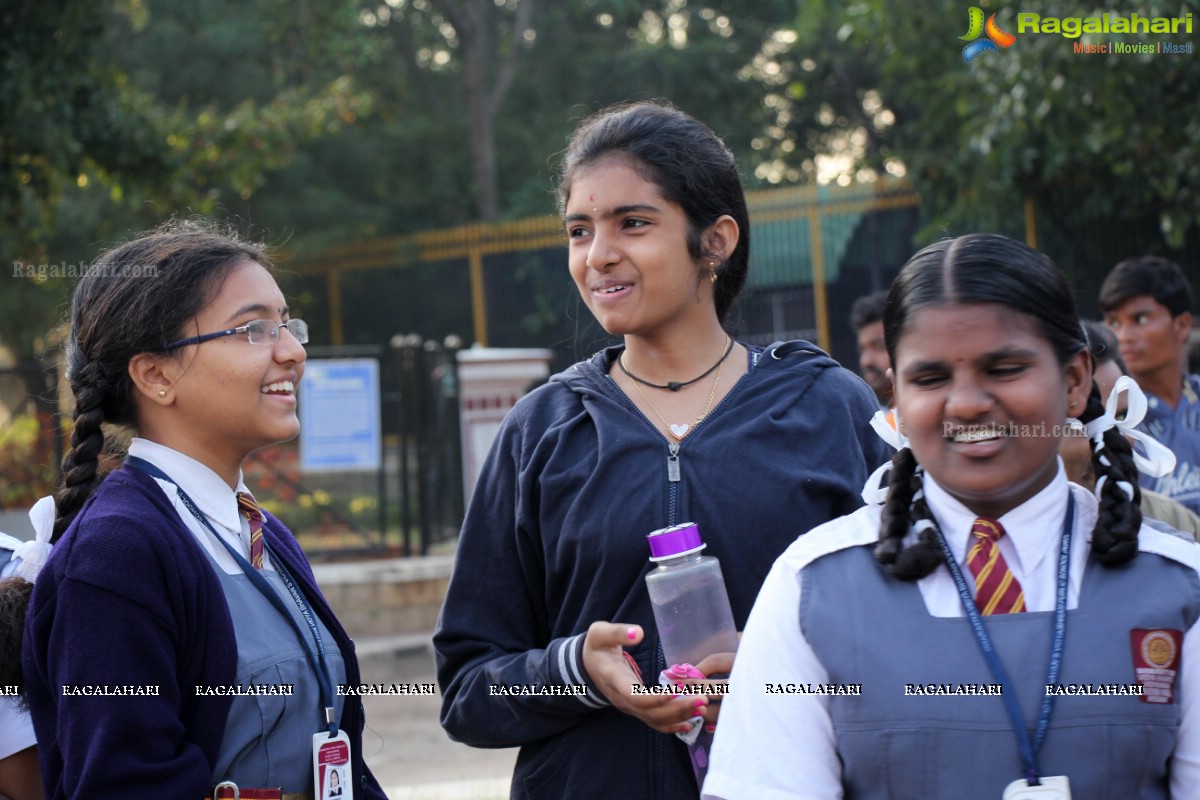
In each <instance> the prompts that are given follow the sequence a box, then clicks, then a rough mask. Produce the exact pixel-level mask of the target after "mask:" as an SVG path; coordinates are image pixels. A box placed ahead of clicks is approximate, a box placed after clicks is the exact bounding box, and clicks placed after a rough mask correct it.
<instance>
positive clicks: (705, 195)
mask: <svg viewBox="0 0 1200 800" xmlns="http://www.w3.org/2000/svg"><path fill="white" fill-rule="evenodd" d="M559 201H560V210H561V212H562V217H563V226H564V229H565V232H566V236H567V244H568V267H569V270H570V274H571V277H572V279H573V280H574V281H575V284H576V286H577V288H578V290H579V293H580V296H581V297H582V299H583V302H584V303H585V304H586V305H587V307H588V309H589V310H590V311H591V312H592V314H593V315H594V316H595V317H596V319H597V320H598V321H599V322H600V324H601V325H602V326H603V327H604V329H605V330H606V331H608V332H609V333H610V334H613V335H616V336H620V337H622V339H623V344H622V345H621V346H617V347H612V348H609V349H607V350H605V351H603V352H601V353H597V354H596V355H595V356H594V357H592V358H591V359H589V360H587V361H584V362H581V363H579V364H576V365H574V366H573V367H571V368H570V369H568V370H566V371H565V372H562V373H560V374H558V375H556V376H554V377H552V378H551V379H550V381H549V383H548V384H547V385H545V386H542V387H540V388H538V389H537V390H535V391H533V392H532V393H530V394H529V395H527V396H526V397H524V398H522V400H521V401H520V402H518V403H517V405H516V407H515V408H514V409H513V411H512V412H511V413H510V414H509V415H508V417H507V418H506V419H505V421H504V423H503V425H502V426H501V429H500V431H499V434H498V435H497V438H496V440H495V443H494V445H493V447H492V450H491V453H490V455H489V457H488V460H487V462H486V465H485V467H484V470H483V473H482V475H481V477H480V480H479V482H478V484H477V488H476V490H475V494H474V496H473V497H472V500H471V503H470V507H469V509H468V511H467V516H466V520H465V522H464V525H463V530H462V537H461V539H460V542H459V549H458V556H457V558H458V561H457V564H456V566H455V571H454V575H453V576H452V578H451V581H450V587H449V591H448V594H447V597H446V601H445V605H444V607H443V609H442V614H441V619H440V621H439V624H438V630H437V633H436V634H435V638H434V643H435V647H436V650H437V657H438V678H439V681H440V682H441V686H442V691H443V705H442V724H443V725H444V726H445V728H446V730H447V731H449V733H450V734H451V736H452V737H454V738H456V739H458V740H460V741H464V742H466V743H468V744H472V745H475V746H478V747H516V746H519V747H520V748H521V753H520V756H519V757H518V760H517V767H516V772H515V775H514V776H513V784H512V796H513V797H514V798H560V797H569V798H572V800H578V799H579V798H585V799H586V798H613V797H629V798H633V797H637V798H680V800H682V799H683V798H689V797H690V798H695V797H696V796H697V794H698V791H699V790H698V787H697V786H696V781H695V778H694V777H693V774H692V767H691V765H690V763H689V761H688V754H687V750H686V747H685V746H684V744H683V743H682V742H680V741H679V740H678V739H677V738H676V737H675V736H674V735H673V734H674V733H676V732H678V731H680V730H681V729H684V728H686V727H687V720H688V719H689V718H691V717H692V716H693V715H700V714H702V715H703V716H704V718H705V719H706V721H707V724H708V725H709V726H712V725H714V724H715V723H716V720H717V712H718V710H719V705H718V703H717V702H715V699H716V698H697V697H695V696H685V697H678V698H672V697H670V696H662V695H657V696H639V695H634V694H632V692H631V685H632V684H634V683H638V682H640V680H641V678H640V677H639V675H638V673H639V672H640V676H641V677H644V678H645V680H646V681H647V682H650V683H655V682H656V680H657V676H658V674H659V672H660V671H661V670H662V669H663V668H664V667H665V666H666V665H665V664H664V663H663V657H662V651H661V648H660V646H659V640H658V634H657V632H656V630H655V626H654V621H653V615H652V612H651V608H650V602H649V598H648V596H647V593H646V587H645V582H644V578H645V574H646V572H647V570H648V567H649V562H648V561H647V557H648V555H649V552H648V550H647V546H646V538H645V536H646V534H647V533H649V532H651V531H653V530H655V529H657V528H662V527H665V526H669V525H673V524H677V523H680V522H684V521H694V522H697V523H698V524H699V526H700V529H701V532H702V534H703V537H704V540H705V541H706V542H707V543H708V550H707V552H708V553H711V554H714V555H716V556H717V557H718V558H720V560H721V564H722V568H723V570H724V575H725V582H726V584H727V586H728V589H729V595H730V600H731V603H732V607H733V613H734V618H735V621H736V622H737V623H738V625H739V626H740V625H741V624H743V623H744V622H745V620H746V615H747V614H748V613H749V610H750V604H751V602H752V601H753V598H754V595H755V593H756V592H757V591H758V587H759V585H760V584H761V583H762V580H763V578H764V576H765V575H766V571H767V568H768V567H769V565H770V563H771V561H772V560H773V559H774V558H775V556H776V555H778V554H779V553H780V552H781V551H782V550H783V548H784V547H785V546H786V544H787V542H789V541H790V540H791V539H793V538H794V537H795V536H796V535H797V534H799V533H802V532H803V531H805V530H807V529H809V528H811V527H813V526H815V525H818V524H820V523H822V522H824V521H826V520H829V519H831V518H833V517H836V516H838V515H840V514H844V513H847V512H849V511H850V510H853V509H854V508H855V507H857V506H858V505H859V504H860V503H861V501H860V499H859V490H860V488H861V485H862V481H863V479H864V478H865V477H866V476H867V474H869V473H870V472H871V470H873V469H874V468H875V467H876V466H877V465H879V464H880V463H881V462H883V461H884V460H885V459H886V454H887V452H888V451H887V449H886V447H885V446H884V445H883V444H882V443H881V442H880V441H878V440H877V439H876V437H875V436H874V434H873V433H871V431H870V429H869V427H868V420H869V419H870V417H871V414H872V413H873V412H874V410H875V408H876V407H877V406H876V404H875V401H874V398H873V395H872V394H871V391H870V390H869V389H868V388H867V386H866V384H864V383H863V382H862V381H861V380H859V379H858V378H857V377H856V376H854V375H853V374H851V373H850V372H848V371H847V370H844V369H842V368H841V367H840V366H838V364H837V363H836V362H834V361H833V360H832V359H830V358H829V357H828V356H826V355H825V354H824V353H822V352H821V351H820V350H818V349H817V348H816V347H814V346H813V345H811V344H809V343H807V342H801V341H792V342H776V343H774V344H772V345H770V346H768V347H765V348H759V347H754V346H750V345H747V344H745V343H742V342H739V341H737V340H736V339H735V338H734V337H733V336H732V335H731V334H730V333H729V332H728V331H727V330H726V328H725V327H724V326H723V324H722V323H723V320H725V318H726V314H727V312H728V311H729V308H730V305H731V304H732V302H733V301H734V299H735V298H736V297H737V295H738V293H739V291H740V290H741V288H742V285H743V284H744V283H745V280H746V272H747V266H748V263H749V262H748V260H749V246H750V241H749V233H750V226H749V219H748V216H747V211H746V202H745V197H744V194H743V191H742V186H741V182H740V180H739V178H738V173H737V167H736V165H735V163H734V160H733V157H732V155H731V154H730V152H729V151H728V150H727V149H726V148H725V146H724V144H723V143H722V142H721V140H720V139H718V138H717V136H716V135H715V134H714V133H713V132H712V131H711V130H709V128H708V127H706V126H705V125H704V124H702V123H700V122H698V121H697V120H695V119H693V118H692V117H690V116H688V115H687V114H684V113H682V112H680V111H677V110H675V109H672V108H669V107H666V106H662V105H657V104H653V103H639V104H634V105H630V106H624V107H617V108H612V109H608V110H606V111H604V112H601V113H599V114H597V115H596V116H594V117H592V118H590V119H588V120H587V121H585V122H584V123H583V124H582V125H581V126H580V128H579V129H578V130H577V131H576V132H575V135H574V137H573V139H572V140H571V144H570V146H569V147H568V150H567V152H566V156H565V158H564V163H563V169H562V180H561V183H560V186H559ZM731 661H732V656H731V655H730V654H725V655H724V656H720V657H710V658H709V659H706V661H705V662H702V663H701V664H699V665H697V666H698V667H700V669H701V670H703V671H705V672H706V673H709V674H711V673H712V672H724V671H728V669H729V665H730V663H731ZM633 665H636V666H633ZM564 687H568V688H567V689H564Z"/></svg>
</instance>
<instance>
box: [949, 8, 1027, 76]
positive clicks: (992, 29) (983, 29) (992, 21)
mask: <svg viewBox="0 0 1200 800" xmlns="http://www.w3.org/2000/svg"><path fill="white" fill-rule="evenodd" d="M967 20H968V21H969V23H970V26H969V28H968V30H967V33H966V35H965V36H960V37H958V38H959V39H962V40H963V41H964V42H968V43H969V44H967V46H966V47H964V48H963V51H962V57H963V61H966V62H967V63H968V64H970V63H971V59H973V58H975V56H977V55H979V54H980V53H987V52H989V51H991V52H993V53H998V52H999V51H1000V50H999V48H1001V47H1012V43H1013V42H1015V41H1016V40H1017V37H1015V36H1013V35H1012V34H1011V33H1008V32H1006V31H1003V30H1001V29H1000V26H999V25H997V24H996V15H995V14H992V15H991V16H990V17H988V19H987V24H986V25H985V24H984V23H983V11H982V9H979V8H975V7H972V8H970V9H968V11H967ZM983 34H987V37H986V38H980V37H981V36H982V35H983Z"/></svg>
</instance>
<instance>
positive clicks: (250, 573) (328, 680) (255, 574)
mask: <svg viewBox="0 0 1200 800" xmlns="http://www.w3.org/2000/svg"><path fill="white" fill-rule="evenodd" d="M125 463H126V464H128V465H129V466H131V467H134V468H135V469H139V470H141V471H142V472H145V473H146V474H148V475H151V476H153V477H155V478H161V479H162V480H164V481H167V482H168V483H170V484H171V485H173V486H174V487H175V492H176V494H178V495H179V499H180V500H181V501H182V502H183V504H184V505H185V506H186V507H187V510H188V511H190V512H191V513H192V516H193V517H195V518H196V519H198V520H199V521H200V522H201V523H202V524H203V525H204V527H206V528H208V530H209V531H210V532H211V533H212V535H213V536H215V537H216V539H217V541H219V542H220V543H221V544H223V545H224V546H225V549H226V550H228V551H229V554H230V555H231V556H233V558H234V560H235V561H237V563H238V566H239V567H241V568H242V572H244V573H245V575H246V577H247V578H249V579H250V583H252V584H254V588H256V589H258V591H259V592H261V593H262V594H263V595H264V596H265V597H266V598H267V600H269V601H270V603H271V605H273V606H275V609H276V610H277V611H279V613H280V614H282V615H283V617H284V619H286V620H287V621H288V622H289V623H290V624H291V625H292V627H293V628H295V629H296V633H297V634H298V635H299V637H300V642H301V643H302V644H303V645H304V652H305V654H306V655H307V656H308V662H309V664H310V665H311V666H312V668H313V671H314V672H316V673H317V682H318V683H319V684H320V687H321V707H322V710H323V711H324V718H325V725H326V727H327V729H328V730H329V735H330V736H335V735H337V730H338V728H337V718H336V715H335V713H334V711H335V709H334V705H333V678H332V677H331V676H330V674H329V666H328V664H326V662H325V639H324V637H322V636H321V629H320V628H318V627H317V622H316V620H315V619H314V617H313V613H312V609H311V608H310V607H309V605H308V602H307V601H306V600H305V599H304V595H303V594H302V593H301V592H300V590H299V588H298V587H297V586H296V581H295V579H294V578H292V574H291V573H290V572H288V569H287V567H285V566H284V565H283V562H282V561H281V560H280V559H279V558H278V557H277V556H276V555H275V553H274V551H272V550H271V546H270V545H269V544H267V542H266V536H265V535H264V537H263V547H264V549H265V550H266V552H267V553H268V554H269V555H270V556H271V563H272V564H274V565H275V571H276V572H278V573H279V577H280V578H281V579H282V580H283V585H284V586H286V587H287V590H288V592H289V593H290V594H291V595H292V600H293V601H294V602H295V603H296V607H297V608H299V609H300V615H301V616H302V617H304V621H305V622H307V623H308V628H309V630H310V631H311V632H312V639H313V642H315V643H316V651H315V652H314V650H313V647H312V644H310V643H309V640H308V638H306V637H305V636H304V631H303V630H301V629H300V626H299V625H297V624H296V620H295V618H293V617H292V615H291V612H289V611H288V608H287V606H286V605H285V604H284V602H283V600H282V599H280V597H279V594H278V593H277V592H276V591H275V590H274V589H272V588H271V584H270V582H268V581H267V579H266V578H264V577H263V575H262V573H261V572H260V571H259V570H257V569H255V568H254V566H253V565H251V563H250V562H249V561H247V560H246V557H245V556H243V555H242V554H241V553H239V552H238V551H237V550H236V549H235V548H234V547H233V545H231V544H229V542H227V541H225V538H224V537H223V536H221V534H219V533H217V529H216V528H214V527H213V526H212V523H211V522H209V521H208V517H206V516H205V515H204V512H202V511H201V510H200V509H199V508H197V507H196V503H195V502H194V501H193V500H192V498H191V497H189V496H188V494H187V492H185V491H184V490H183V489H182V488H180V486H179V484H177V483H175V481H174V480H172V479H171V476H170V475H168V474H167V473H165V472H163V471H162V470H161V469H159V468H158V467H156V466H154V465H153V464H151V463H150V462H149V461H146V460H145V459H142V458H138V457H137V456H128V457H126V459H125ZM264 533H265V531H264Z"/></svg>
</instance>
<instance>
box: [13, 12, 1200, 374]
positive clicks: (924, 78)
mask: <svg viewBox="0 0 1200 800" xmlns="http://www.w3.org/2000/svg"><path fill="white" fill-rule="evenodd" d="M981 5H983V7H984V10H985V12H986V13H989V14H990V13H992V12H996V13H997V15H998V16H997V20H998V21H999V23H1000V24H1001V27H1004V28H1006V29H1007V30H1009V31H1011V32H1014V33H1017V31H1016V23H1015V13H1016V12H1015V10H1013V9H1012V8H1010V7H1007V6H1005V7H1000V6H995V7H989V4H988V3H981ZM1138 11H1139V13H1142V14H1143V15H1161V16H1172V15H1175V14H1179V13H1183V9H1182V5H1180V6H1170V5H1168V4H1167V3H1165V2H1163V0H1148V2H1146V3H1143V4H1142V5H1141V6H1139V7H1138ZM1054 13H1057V14H1060V15H1062V16H1068V15H1074V16H1084V17H1086V16H1090V15H1092V14H1094V13H1097V12H1096V11H1095V10H1094V9H1092V8H1090V7H1088V6H1087V4H1086V3H1084V2H1082V0H1063V2H1062V3H1060V4H1059V5H1057V6H1055V11H1054ZM1121 13H1128V12H1121ZM966 24H967V21H966V10H965V7H964V6H962V5H961V4H957V3H952V2H950V0H930V2H927V3H924V4H921V5H920V7H919V8H916V7H913V6H912V5H911V4H904V3H901V2H900V0H852V2H849V3H837V2H833V0H806V1H805V2H804V3H796V2H794V0H727V1H726V2H723V3H720V4H717V3H713V2H711V0H562V2H559V1H558V0H556V1H555V2H547V1H546V0H542V1H541V2H536V0H499V1H498V0H329V1H328V2H321V3H315V2H301V3H296V2H292V1H291V0H252V1H251V2H233V0H215V2H204V3H199V2H195V1H194V0H102V1H101V2H98V3H97V2H91V3H86V4H85V3H84V2H82V0H60V1H59V2H55V3H40V2H34V0H10V2H9V3H8V4H6V6H5V8H4V9H3V10H0V44H3V51H2V52H3V53H4V56H3V61H0V69H2V70H3V73H2V79H0V179H2V181H3V184H2V186H0V245H2V251H3V256H4V258H6V259H8V260H10V261H14V262H21V263H32V264H47V263H48V264H58V265H78V264H80V263H82V262H86V261H88V260H90V259H91V258H93V257H94V255H95V252H96V250H97V249H98V248H100V247H103V246H105V245H107V244H108V243H110V242H112V241H115V240H120V239H123V238H126V237H127V236H128V235H129V234H130V233H132V232H134V231H137V230H140V229H144V228H146V227H149V226H151V225H153V224H155V223H156V222H158V221H159V220H160V219H161V218H162V217H164V216H167V215H170V214H172V213H184V214H186V213H190V212H195V213H203V214H214V215H225V216H231V217H234V218H236V219H239V220H241V221H242V223H243V224H244V225H245V226H248V227H253V228H255V229H257V230H259V231H260V232H263V233H265V234H266V235H267V237H268V238H269V239H271V240H272V241H274V242H275V243H276V244H283V245H285V246H286V247H287V249H289V250H292V251H294V252H300V253H308V252H314V251H318V250H320V249H321V248H323V247H325V246H328V245H334V244H345V243H348V242H354V241H357V240H360V239H366V238H374V237H380V236H392V235H397V234H402V233H407V232H411V231H416V230H423V229H430V228H438V227H448V226H453V225H460V224H464V223H468V222H471V221H473V220H479V219H488V218H493V217H495V218H509V219H511V218H517V217H524V216H530V215H534V214H542V213H546V212H549V211H551V210H552V209H553V199H552V193H551V189H552V186H553V175H554V167H555V161H556V158H555V154H557V153H559V152H560V151H561V150H562V148H563V147H564V146H565V144H566V137H567V136H568V135H569V133H570V131H571V130H572V128H573V127H574V125H575V124H576V123H577V122H578V121H579V120H580V119H581V118H582V117H583V116H585V115H586V114H588V113H591V112H593V111H595V110H597V109H599V108H600V107H602V106H604V105H607V104H610V103H613V102H619V101H624V100H632V99H640V98H654V97H657V98H667V99H670V100H671V101H672V102H674V103H675V104H676V105H678V106H679V107H680V108H683V109H684V110H686V111H688V112H690V113H692V114H695V115H696V116H697V117H699V118H701V119H703V120H705V121H707V122H709V123H710V124H711V125H712V126H713V127H714V128H715V129H717V130H718V131H720V132H721V133H722V134H723V136H724V137H725V139H726V141H727V142H728V143H729V145H730V146H731V148H732V149H733V150H734V152H735V153H736V154H737V155H738V157H739V160H740V162H741V164H742V167H743V172H744V174H745V176H746V178H747V181H748V182H749V183H750V184H751V185H754V184H756V183H759V182H761V183H763V184H786V183H796V182H811V181H814V180H817V179H821V180H841V181H848V180H851V179H853V178H855V177H860V178H865V177H870V176H871V175H877V174H883V173H893V174H904V175H907V176H909V177H910V178H911V179H912V180H913V181H914V182H915V183H916V185H917V188H918V189H919V190H920V192H921V195H922V208H923V212H924V214H925V217H926V219H927V222H928V224H927V227H926V230H925V232H924V234H923V236H924V237H925V238H926V239H929V238H934V237H937V236H940V235H944V234H946V233H961V232H965V231H967V230H979V229H987V230H996V231H1001V232H1005V233H1009V234H1012V235H1016V236H1023V235H1024V230H1025V218H1026V217H1025V210H1026V208H1027V207H1031V208H1032V209H1033V211H1034V215H1035V217H1036V228H1037V235H1038V239H1039V244H1040V245H1041V246H1042V247H1043V249H1045V250H1047V252H1049V253H1050V254H1051V255H1052V256H1053V257H1054V258H1055V259H1056V260H1057V261H1059V262H1060V263H1062V264H1063V265H1064V266H1066V267H1067V268H1068V269H1070V270H1071V271H1073V272H1074V273H1075V275H1076V277H1077V278H1079V279H1080V281H1081V282H1080V286H1081V288H1083V289H1084V293H1085V294H1087V293H1088V286H1089V281H1090V282H1092V283H1094V282H1095V281H1097V280H1098V278H1097V277H1096V276H1097V275H1102V274H1103V272H1104V271H1106V270H1107V267H1108V266H1110V265H1111V263H1113V261H1114V260H1115V259H1116V258H1118V257H1121V256H1125V255H1131V254H1134V253H1137V252H1143V251H1147V252H1161V253H1166V254H1168V255H1171V256H1173V257H1175V258H1177V259H1179V260H1182V261H1184V262H1186V263H1194V261H1195V259H1196V258H1198V257H1200V233H1198V231H1200V200H1198V199H1197V192H1196V189H1195V187H1196V186H1198V185H1200V152H1197V149H1198V148H1200V144H1198V142H1200V105H1198V104H1197V103H1196V102H1195V87H1197V86H1200V54H1192V55H1184V56H1177V57H1167V56H1129V55H1121V56H1091V55H1079V54H1075V53H1074V52H1073V51H1072V42H1071V40H1069V39H1065V38H1063V37H1061V36H1057V35H1036V34H1019V35H1018V38H1017V42H1016V44H1015V45H1014V46H1013V47H1011V48H1008V49H1006V50H1004V51H1001V52H997V53H987V54H984V55H983V56H980V57H978V58H976V59H975V60H974V61H973V62H971V63H970V64H966V63H964V62H963V59H962V57H961V55H960V51H961V47H962V44H963V42H961V41H960V39H959V37H960V36H961V35H962V34H963V32H964V30H965V29H966ZM1111 38H1116V37H1111ZM1129 38H1130V39H1135V38H1141V39H1144V38H1147V37H1144V36H1143V37H1129ZM1152 38H1157V37H1152ZM1162 38H1172V37H1162ZM1174 38H1178V37H1174ZM4 277H5V280H4V282H3V284H0V285H2V286H3V289H2V290H0V341H2V342H4V343H5V344H6V345H7V346H9V347H10V348H12V349H14V350H16V351H17V352H18V353H20V354H29V353H33V352H36V351H38V350H39V349H41V348H43V347H45V341H44V336H45V333H46V332H47V331H48V330H49V329H50V328H51V326H52V325H53V323H54V320H55V317H56V315H57V313H58V310H59V309H60V308H61V306H62V303H63V301H64V298H65V295H66V293H67V291H68V290H69V288H70V285H71V283H72V282H71V281H69V280H54V279H47V280H40V281H39V280H37V279H28V278H14V279H12V280H9V279H8V276H7V275H5V276H4ZM306 286H307V284H306ZM305 291H306V292H310V293H312V292H316V291H317V289H315V288H312V287H310V288H306V289H305ZM1093 293H1094V292H1093ZM314 298H315V295H314Z"/></svg>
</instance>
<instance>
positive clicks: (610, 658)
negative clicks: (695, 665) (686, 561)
mask: <svg viewBox="0 0 1200 800" xmlns="http://www.w3.org/2000/svg"><path fill="white" fill-rule="evenodd" d="M644 635H645V634H644V633H643V631H642V629H641V627H640V626H638V625H621V624H618V623H614V622H593V623H592V624H591V626H590V627H589V628H588V632H587V637H586V638H585V639H584V640H583V668H584V671H586V672H587V674H588V677H589V678H591V680H592V683H594V684H595V685H596V688H597V689H599V690H600V693H601V694H602V695H604V696H605V697H606V698H608V701H609V702H610V703H612V704H613V707H614V708H616V709H617V710H618V711H621V712H623V713H625V714H629V715H630V716H632V717H637V718H638V719H640V720H641V721H642V722H644V723H646V724H647V725H649V726H650V727H651V728H653V729H654V730H656V731H658V732H659V733H684V732H686V731H687V730H688V725H687V721H688V719H690V718H691V717H695V716H700V715H703V716H704V717H705V719H706V720H707V719H708V713H707V708H708V698H707V697H705V696H703V695H680V696H679V697H672V696H671V695H669V694H634V693H633V689H632V687H633V686H635V685H637V686H641V685H642V680H641V678H639V677H638V676H637V674H636V673H634V671H633V668H632V667H631V666H630V665H629V662H628V661H626V660H625V652H624V650H623V648H624V647H626V646H627V645H633V644H638V643H639V642H641V641H642V638H643V636H644ZM722 655H727V656H729V661H728V663H729V664H730V665H732V663H733V658H732V654H722ZM713 658H719V657H718V656H710V657H709V658H707V659H705V660H704V662H702V663H705V664H707V663H708V662H709V660H710V659H713ZM721 663H725V662H721ZM718 666H719V665H718ZM706 674H707V673H706ZM715 720H716V715H715V712H714V715H713V721H715Z"/></svg>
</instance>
